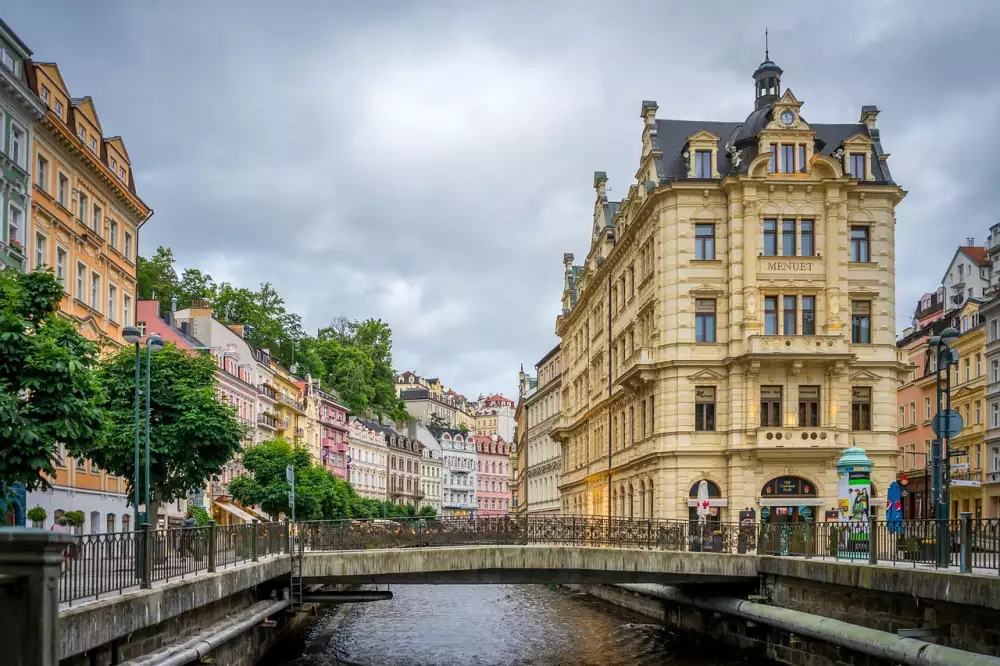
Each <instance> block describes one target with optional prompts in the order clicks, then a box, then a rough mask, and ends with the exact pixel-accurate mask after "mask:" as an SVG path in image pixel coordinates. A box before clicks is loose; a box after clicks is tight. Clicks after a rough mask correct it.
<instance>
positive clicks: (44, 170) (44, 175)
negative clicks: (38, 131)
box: [35, 155, 49, 192]
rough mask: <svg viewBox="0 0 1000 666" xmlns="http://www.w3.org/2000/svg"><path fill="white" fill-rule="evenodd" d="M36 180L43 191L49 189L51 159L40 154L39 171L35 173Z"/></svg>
mask: <svg viewBox="0 0 1000 666" xmlns="http://www.w3.org/2000/svg"><path fill="white" fill-rule="evenodd" d="M35 178H36V181H37V183H38V187H39V189H41V190H42V191H43V192H48V191H49V161H48V160H47V159H45V158H44V157H42V156H41V155H39V156H38V173H37V174H35Z"/></svg>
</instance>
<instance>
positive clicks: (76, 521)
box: [63, 511, 86, 527]
mask: <svg viewBox="0 0 1000 666" xmlns="http://www.w3.org/2000/svg"><path fill="white" fill-rule="evenodd" d="M63 516H65V518H66V520H68V521H69V524H70V525H72V526H73V527H83V523H84V522H85V521H86V516H84V515H83V511H67V512H66V513H64V514H63Z"/></svg>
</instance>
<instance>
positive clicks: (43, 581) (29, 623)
mask: <svg viewBox="0 0 1000 666" xmlns="http://www.w3.org/2000/svg"><path fill="white" fill-rule="evenodd" d="M72 541H73V537H72V535H68V534H57V533H54V532H44V531H42V530H35V529H22V528H14V529H0V645H3V652H4V654H5V655H6V657H5V658H4V660H3V661H4V663H10V664H12V666H57V664H58V663H59V570H60V568H61V566H62V561H63V550H64V549H65V548H66V546H68V545H69V544H70V543H71V542H72ZM8 660H10V661H9V662H8Z"/></svg>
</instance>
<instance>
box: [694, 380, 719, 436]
mask: <svg viewBox="0 0 1000 666" xmlns="http://www.w3.org/2000/svg"><path fill="white" fill-rule="evenodd" d="M694 429H695V430H699V431H714V430H715V387H713V386H696V387H694Z"/></svg>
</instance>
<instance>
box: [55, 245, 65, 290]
mask: <svg viewBox="0 0 1000 666" xmlns="http://www.w3.org/2000/svg"><path fill="white" fill-rule="evenodd" d="M66 256H67V253H66V250H64V249H63V248H61V247H56V281H57V282H58V283H59V284H61V285H62V288H63V290H65V289H66Z"/></svg>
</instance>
